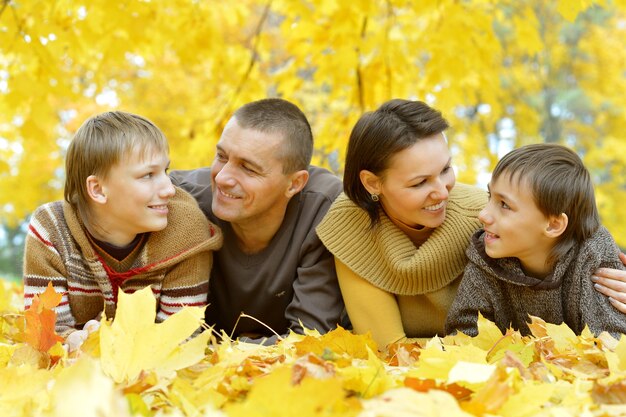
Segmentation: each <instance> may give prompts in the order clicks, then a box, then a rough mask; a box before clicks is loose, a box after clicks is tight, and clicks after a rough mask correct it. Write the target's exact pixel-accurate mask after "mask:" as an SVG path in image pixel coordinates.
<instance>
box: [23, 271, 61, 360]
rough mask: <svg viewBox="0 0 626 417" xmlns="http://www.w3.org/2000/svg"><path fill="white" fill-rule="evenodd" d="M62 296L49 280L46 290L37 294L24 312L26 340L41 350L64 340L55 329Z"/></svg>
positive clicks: (44, 350)
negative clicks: (57, 310) (56, 309)
mask: <svg viewBox="0 0 626 417" xmlns="http://www.w3.org/2000/svg"><path fill="white" fill-rule="evenodd" d="M61 297H62V295H61V294H57V293H55V291H54V288H53V287H52V283H51V282H48V287H47V288H46V290H45V291H44V292H43V293H42V294H38V295H35V297H34V298H33V304H32V305H31V306H30V308H29V309H28V310H26V312H25V313H24V318H25V319H26V326H25V329H24V341H25V342H26V343H28V344H29V345H30V346H32V347H33V348H35V349H37V350H38V351H40V352H47V351H48V350H50V348H51V347H52V346H54V345H55V344H56V343H57V342H62V341H63V338H62V337H61V336H59V335H58V334H57V333H56V331H55V323H56V318H57V314H56V312H55V311H54V307H56V306H58V305H59V303H60V302H61Z"/></svg>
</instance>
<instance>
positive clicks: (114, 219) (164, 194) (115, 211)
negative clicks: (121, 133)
mask: <svg viewBox="0 0 626 417" xmlns="http://www.w3.org/2000/svg"><path fill="white" fill-rule="evenodd" d="M168 168H169V157H168V155H167V154H165V153H160V152H150V151H147V152H141V151H140V150H139V149H136V148H135V149H133V150H132V151H131V153H130V155H127V156H126V157H125V158H122V160H120V162H119V163H117V164H115V165H113V166H112V167H111V169H110V170H109V172H108V174H107V175H106V177H105V178H103V179H101V180H100V184H101V187H102V192H103V194H104V195H105V196H106V201H105V202H104V204H103V206H102V209H101V210H100V211H99V213H101V214H100V219H98V222H99V223H100V224H101V226H102V227H106V230H107V232H108V233H109V235H107V236H96V238H100V239H101V240H104V241H107V242H109V243H111V244H114V245H117V246H124V245H126V244H128V243H130V242H131V241H132V240H133V239H134V238H135V236H136V235H137V234H139V233H145V232H156V231H159V230H163V229H164V228H165V227H166V226H167V214H168V207H167V204H168V202H169V200H170V198H172V197H173V196H174V193H175V189H174V186H173V185H172V182H171V180H170V178H169V176H168V174H167V169H168Z"/></svg>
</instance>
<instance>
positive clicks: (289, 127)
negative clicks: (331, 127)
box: [233, 98, 313, 174]
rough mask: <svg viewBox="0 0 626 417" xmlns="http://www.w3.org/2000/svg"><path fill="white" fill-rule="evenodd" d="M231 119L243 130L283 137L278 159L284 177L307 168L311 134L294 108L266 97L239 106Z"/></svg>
mask: <svg viewBox="0 0 626 417" xmlns="http://www.w3.org/2000/svg"><path fill="white" fill-rule="evenodd" d="M233 117H234V118H235V119H236V120H237V124H238V125H239V126H240V127H242V128H244V129H254V130H258V131H259V132H263V133H278V134H281V135H283V140H284V146H283V151H282V155H279V158H280V159H281V160H282V161H283V173H284V174H291V173H293V172H296V171H299V170H303V169H308V168H309V164H310V163H311V157H312V156H313V134H312V133H311V126H310V125H309V121H308V120H307V118H306V116H305V115H304V113H302V111H301V110H300V109H299V108H298V106H296V105H295V104H293V103H290V102H289V101H287V100H283V99H281V98H266V99H262V100H257V101H253V102H250V103H247V104H245V105H243V106H242V107H240V108H239V109H238V110H237V111H236V112H235V113H234V114H233Z"/></svg>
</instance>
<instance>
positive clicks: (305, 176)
mask: <svg viewBox="0 0 626 417" xmlns="http://www.w3.org/2000/svg"><path fill="white" fill-rule="evenodd" d="M307 182H309V171H307V170H306V169H302V170H300V171H296V172H294V173H293V174H291V183H290V184H289V188H288V189H287V192H286V193H285V195H286V196H287V198H291V197H293V196H294V195H296V194H298V193H299V192H300V191H302V189H303V188H304V186H305V185H306V183H307Z"/></svg>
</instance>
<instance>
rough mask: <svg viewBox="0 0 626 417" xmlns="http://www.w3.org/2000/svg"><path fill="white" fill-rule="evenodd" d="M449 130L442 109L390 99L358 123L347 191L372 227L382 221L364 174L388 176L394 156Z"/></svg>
mask: <svg viewBox="0 0 626 417" xmlns="http://www.w3.org/2000/svg"><path fill="white" fill-rule="evenodd" d="M447 128H448V122H447V121H446V120H445V119H444V118H443V116H442V115H441V112H439V111H438V110H435V109H433V108H432V107H430V106H429V105H428V104H426V103H424V102H422V101H411V100H403V99H393V100H389V101H387V102H385V103H383V104H382V105H381V106H380V107H379V108H378V109H376V110H375V111H373V112H368V113H365V114H363V115H362V116H361V118H360V119H359V120H358V121H357V122H356V124H355V125H354V128H352V132H351V133H350V140H349V141H348V150H347V152H346V164H345V168H344V174H343V189H344V192H345V193H346V195H347V196H348V197H349V198H350V200H352V201H353V202H354V204H356V205H357V206H359V207H361V208H362V209H363V210H365V211H366V212H367V214H368V215H369V217H370V220H371V225H372V226H375V225H376V224H377V223H378V221H379V220H380V218H379V212H378V208H379V205H378V204H377V203H375V202H373V201H372V199H371V196H370V194H369V193H368V192H367V190H366V189H365V187H364V186H363V184H362V183H361V178H360V173H361V171H362V170H367V171H370V172H372V173H374V174H376V175H377V176H384V174H385V171H386V170H387V169H388V168H389V163H390V161H391V159H392V158H393V156H394V155H396V154H397V153H398V152H401V151H403V150H405V149H407V148H410V147H411V146H413V145H415V143H417V142H418V141H420V140H422V139H424V138H427V137H430V136H433V135H435V134H437V133H442V132H443V131H444V130H446V129H447Z"/></svg>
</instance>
